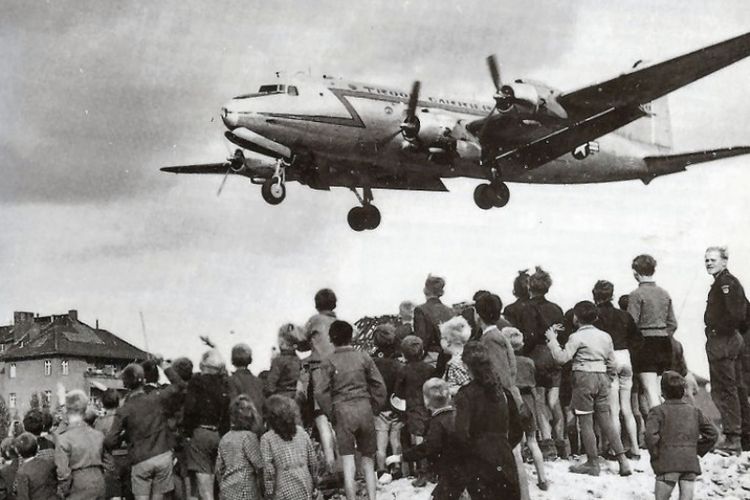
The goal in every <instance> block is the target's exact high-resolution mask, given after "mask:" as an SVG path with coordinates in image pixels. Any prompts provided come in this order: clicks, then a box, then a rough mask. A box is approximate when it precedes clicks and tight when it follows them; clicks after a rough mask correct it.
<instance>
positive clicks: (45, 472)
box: [16, 432, 58, 500]
mask: <svg viewBox="0 0 750 500" xmlns="http://www.w3.org/2000/svg"><path fill="white" fill-rule="evenodd" d="M16 449H17V450H18V454H19V455H20V456H21V460H22V461H23V462H22V463H21V465H20V466H19V467H18V472H17V473H16V498H17V499H18V500H57V498H58V497H57V477H56V475H55V462H54V461H52V460H50V459H48V458H44V457H41V456H37V440H36V437H35V436H34V435H33V434H31V433H30V432H24V433H23V434H21V435H20V436H18V437H17V438H16Z"/></svg>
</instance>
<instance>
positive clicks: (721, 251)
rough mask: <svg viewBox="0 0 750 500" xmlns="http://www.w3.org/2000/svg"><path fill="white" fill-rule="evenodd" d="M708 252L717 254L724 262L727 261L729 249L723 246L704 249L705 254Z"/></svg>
mask: <svg viewBox="0 0 750 500" xmlns="http://www.w3.org/2000/svg"><path fill="white" fill-rule="evenodd" d="M708 252H717V253H718V254H719V257H721V258H722V259H724V260H729V248H727V247H725V246H711V247H708V248H706V253H708Z"/></svg>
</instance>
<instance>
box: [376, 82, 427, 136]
mask: <svg viewBox="0 0 750 500" xmlns="http://www.w3.org/2000/svg"><path fill="white" fill-rule="evenodd" d="M421 87H422V84H421V83H420V81H419V80H416V81H415V82H414V84H412V87H411V93H410V94H409V102H408V104H407V106H406V116H405V117H404V121H403V122H401V124H400V125H399V128H398V130H396V131H395V132H393V133H391V134H388V135H387V136H386V137H384V138H383V139H381V140H380V141H378V142H377V144H378V145H381V146H382V145H384V144H387V143H389V142H390V141H391V140H393V138H394V137H396V136H397V135H398V134H401V135H402V136H403V137H404V139H406V140H407V141H409V142H413V141H415V140H416V139H417V137H418V135H419V127H420V124H419V118H417V105H418V104H419V89H420V88H421Z"/></svg>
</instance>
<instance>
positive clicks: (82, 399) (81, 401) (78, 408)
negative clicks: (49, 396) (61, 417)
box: [65, 389, 89, 417]
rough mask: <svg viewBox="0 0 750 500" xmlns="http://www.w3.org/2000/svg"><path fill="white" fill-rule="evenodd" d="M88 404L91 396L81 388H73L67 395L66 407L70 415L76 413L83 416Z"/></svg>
mask: <svg viewBox="0 0 750 500" xmlns="http://www.w3.org/2000/svg"><path fill="white" fill-rule="evenodd" d="M88 406H89V397H88V396H87V395H86V393H85V392H83V391H82V390H81V389H73V390H72V391H70V392H68V393H67V394H66V395H65V408H66V410H67V411H68V415H70V414H74V415H80V416H81V417H83V416H84V415H85V414H86V408H88Z"/></svg>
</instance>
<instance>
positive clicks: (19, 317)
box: [13, 311, 34, 326]
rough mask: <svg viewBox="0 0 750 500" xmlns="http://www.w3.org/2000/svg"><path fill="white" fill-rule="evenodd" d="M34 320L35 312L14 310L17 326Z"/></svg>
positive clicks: (14, 319)
mask: <svg viewBox="0 0 750 500" xmlns="http://www.w3.org/2000/svg"><path fill="white" fill-rule="evenodd" d="M32 321H34V313H33V312H24V311H14V312H13V324H14V325H16V326H18V325H23V324H26V323H30V322H32Z"/></svg>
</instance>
